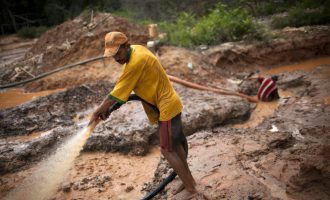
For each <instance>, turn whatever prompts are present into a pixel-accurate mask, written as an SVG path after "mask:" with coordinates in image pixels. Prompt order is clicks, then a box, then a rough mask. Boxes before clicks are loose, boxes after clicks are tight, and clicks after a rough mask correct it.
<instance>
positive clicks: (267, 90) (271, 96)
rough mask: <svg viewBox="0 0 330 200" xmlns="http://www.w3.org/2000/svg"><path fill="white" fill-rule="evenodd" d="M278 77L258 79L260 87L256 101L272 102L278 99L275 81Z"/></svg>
mask: <svg viewBox="0 0 330 200" xmlns="http://www.w3.org/2000/svg"><path fill="white" fill-rule="evenodd" d="M277 80H278V76H276V75H273V76H271V77H270V78H264V77H258V82H259V83H260V87H259V90H258V99H259V100H260V101H272V100H275V99H278V98H280V96H279V95H278V91H277V85H276V81H277Z"/></svg>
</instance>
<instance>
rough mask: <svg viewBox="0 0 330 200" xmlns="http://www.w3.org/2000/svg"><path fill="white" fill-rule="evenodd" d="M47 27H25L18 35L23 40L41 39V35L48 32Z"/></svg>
mask: <svg viewBox="0 0 330 200" xmlns="http://www.w3.org/2000/svg"><path fill="white" fill-rule="evenodd" d="M47 29H48V28H47V27H45V26H38V27H35V26H31V27H23V28H21V29H20V30H19V31H18V35H19V36H20V37H23V38H37V37H40V35H41V34H43V33H44V32H46V31H47Z"/></svg>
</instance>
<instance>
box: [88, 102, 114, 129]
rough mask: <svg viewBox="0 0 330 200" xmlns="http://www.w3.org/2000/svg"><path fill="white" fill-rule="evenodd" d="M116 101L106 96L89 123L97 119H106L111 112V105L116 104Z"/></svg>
mask: <svg viewBox="0 0 330 200" xmlns="http://www.w3.org/2000/svg"><path fill="white" fill-rule="evenodd" d="M114 103H115V101H113V100H110V99H109V98H108V97H106V98H105V99H104V101H103V102H102V104H101V105H100V106H99V107H98V108H97V109H96V110H95V112H94V113H93V115H92V117H91V119H90V121H89V124H92V123H93V122H94V121H96V120H100V119H102V120H106V119H107V118H108V117H109V115H110V113H109V107H110V106H112V104H114Z"/></svg>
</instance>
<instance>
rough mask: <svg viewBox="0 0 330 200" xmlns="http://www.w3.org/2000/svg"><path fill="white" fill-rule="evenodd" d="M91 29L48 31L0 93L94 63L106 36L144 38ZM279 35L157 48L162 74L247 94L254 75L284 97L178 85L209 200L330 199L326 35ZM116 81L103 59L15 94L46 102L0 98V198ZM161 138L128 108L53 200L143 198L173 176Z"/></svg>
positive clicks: (102, 20)
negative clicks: (265, 99)
mask: <svg viewBox="0 0 330 200" xmlns="http://www.w3.org/2000/svg"><path fill="white" fill-rule="evenodd" d="M87 19H89V17H86V16H80V17H78V18H76V19H74V20H71V21H67V22H65V23H63V24H62V25H59V26H57V27H55V28H54V29H51V30H49V31H48V32H46V33H45V34H44V35H43V36H42V37H41V38H40V39H39V40H38V41H37V42H36V44H35V45H34V46H33V47H32V49H31V50H30V51H29V52H28V53H27V54H26V55H25V57H24V58H22V59H21V60H19V61H17V60H16V61H14V62H11V63H10V62H8V63H9V64H8V63H6V64H5V65H4V66H1V67H0V72H1V73H0V74H1V75H0V76H1V81H0V84H1V85H4V84H7V83H12V82H17V81H19V80H23V79H26V78H30V77H32V76H33V75H38V74H40V73H43V72H47V71H49V70H52V69H56V68H58V67H60V66H63V65H66V64H69V63H73V62H77V61H80V60H83V59H87V58H90V57H95V56H99V55H102V51H103V37H104V34H105V33H106V32H109V31H111V30H117V31H123V32H125V33H127V34H128V36H129V38H130V39H131V40H132V41H133V43H141V44H145V43H146V41H147V40H148V35H147V29H146V28H145V27H141V26H137V25H132V24H129V23H128V22H126V21H125V20H123V19H121V18H116V17H113V16H111V15H109V14H104V13H98V14H96V16H95V18H94V19H93V21H92V23H90V21H87ZM72 27H75V28H74V31H73V29H72ZM278 35H279V38H277V39H274V40H272V41H269V42H261V43H258V44H256V43H250V44H246V43H226V44H222V45H220V46H216V47H211V48H210V49H208V50H206V51H197V50H196V51H195V50H187V49H183V48H177V47H170V46H161V47H160V48H159V49H158V51H157V53H156V54H157V56H158V57H159V59H160V60H161V62H162V63H163V65H164V68H165V69H166V71H167V72H168V74H170V75H174V76H177V77H181V78H183V79H185V80H190V81H193V82H196V83H200V84H203V85H208V86H213V87H219V88H221V87H225V88H230V89H232V90H237V91H241V92H244V93H246V94H249V95H254V94H255V92H256V91H257V88H258V85H257V84H256V80H255V79H253V74H254V73H255V71H256V70H260V71H261V73H262V74H275V73H276V74H278V75H279V77H280V78H279V87H280V96H281V99H280V100H279V101H276V102H269V103H262V102H261V103H258V105H256V104H252V103H249V102H247V101H246V100H244V99H241V98H238V97H230V96H221V95H217V94H214V93H209V92H202V91H197V90H192V89H188V88H185V87H183V86H181V85H177V84H174V87H175V89H176V91H177V92H178V94H179V95H180V97H181V99H182V102H183V104H184V111H183V114H182V119H183V125H184V131H185V133H186V134H187V136H188V139H189V157H188V162H189V166H190V168H191V170H192V173H193V175H194V177H195V179H196V180H197V182H198V189H199V190H200V191H201V192H202V193H204V194H205V195H206V196H208V197H209V199H329V198H330V194H329V192H328V190H327V188H330V181H329V180H330V175H329V174H330V168H329V166H330V165H329V155H330V146H329V140H330V135H329V132H330V131H329V119H330V116H329V115H330V114H329V113H330V112H329V111H330V107H329V104H330V101H329V100H330V95H329V93H330V89H329V85H330V84H329V82H330V58H329V57H324V56H329V54H330V36H329V27H326V26H317V27H304V28H299V29H290V28H287V29H284V30H282V31H279V33H278ZM57 36H61V37H57ZM1 44H2V43H1ZM18 46H19V45H18ZM320 56H323V57H320ZM319 57H320V58H319ZM312 58H313V60H311V61H305V62H303V63H302V65H290V66H284V67H278V66H280V65H283V64H287V63H291V62H297V61H301V62H302V61H303V60H302V59H312ZM6 62H7V61H6ZM187 65H189V66H191V65H192V66H193V67H192V68H188V67H187ZM17 68H22V69H24V70H25V71H24V70H17ZM15 69H16V70H15ZM120 71H121V67H120V66H119V65H118V64H116V63H115V62H114V61H113V60H111V59H104V60H99V61H95V62H92V63H88V64H85V65H83V66H80V67H77V68H72V69H69V70H65V71H62V72H59V73H56V74H54V75H51V76H49V77H46V78H43V79H40V80H37V81H34V82H31V83H29V84H26V85H24V87H23V88H22V89H24V90H25V91H26V92H36V91H43V92H44V93H30V94H29V93H27V94H24V93H22V91H20V90H17V89H16V90H11V89H9V90H7V91H1V93H0V99H1V106H0V109H1V110H0V137H1V138H0V174H1V177H0V183H1V184H0V195H1V196H5V195H6V194H8V192H10V191H13V189H14V188H16V187H17V185H19V183H21V182H22V180H24V178H26V177H28V176H29V175H30V174H33V172H35V171H36V170H37V169H38V167H39V165H38V164H39V163H40V162H42V160H43V159H44V158H47V157H48V156H49V155H51V153H52V152H53V151H54V150H55V149H56V148H57V146H58V145H59V144H60V143H62V142H63V141H65V140H66V138H69V137H70V136H72V135H74V134H76V131H77V130H79V128H80V127H81V126H84V125H86V122H87V119H88V117H89V115H90V114H91V112H92V111H93V109H95V107H96V106H97V104H98V103H100V102H101V101H102V99H103V98H104V96H105V95H106V94H107V93H108V92H109V91H110V90H111V88H112V87H113V86H114V83H115V81H116V80H117V78H118V76H119V75H120ZM31 74H32V75H31ZM35 96H39V97H37V98H35ZM23 97H24V100H22V98H23ZM3 99H6V100H3ZM11 99H12V100H11ZM15 99H20V101H16V100H15ZM8 100H9V101H8ZM24 101H26V102H24ZM15 102H17V103H15ZM16 104H17V105H16ZM157 137H158V135H157V126H155V125H151V124H149V123H148V121H147V118H146V116H145V114H144V112H143V109H142V106H141V105H140V103H138V102H129V103H127V104H125V105H124V106H122V107H121V108H120V109H119V110H117V111H115V112H114V113H113V114H112V115H111V116H110V118H109V119H108V120H107V121H105V122H103V123H101V124H99V125H98V126H97V127H96V129H95V130H94V132H93V133H92V134H91V136H90V137H89V138H88V140H87V141H86V143H85V145H84V146H83V151H82V152H81V154H80V155H79V157H78V158H76V160H75V162H74V165H73V166H72V168H71V170H70V171H69V172H68V173H67V175H66V176H65V177H63V182H62V184H61V185H60V186H59V187H58V190H57V192H56V193H55V194H52V195H51V196H50V197H49V198H52V199H139V198H141V197H142V196H143V194H145V192H146V191H150V190H151V188H153V187H154V186H155V185H156V183H159V182H160V181H161V180H162V179H163V178H164V177H166V174H169V172H170V171H171V169H170V168H169V167H168V164H167V163H166V162H165V161H164V159H163V158H161V159H159V157H160V152H159V148H158V145H157V144H158V138H157ZM127 154H129V155H127ZM52 170H54V171H56V170H55V169H52ZM179 183H180V181H179V179H178V178H176V179H175V180H174V181H173V182H172V183H170V184H169V185H168V186H167V188H166V190H165V191H164V192H162V193H161V195H158V196H157V197H156V199H184V196H185V194H186V192H185V191H183V192H181V193H179V194H177V195H175V196H173V195H172V193H171V191H173V190H174V188H175V187H177V185H178V184H179Z"/></svg>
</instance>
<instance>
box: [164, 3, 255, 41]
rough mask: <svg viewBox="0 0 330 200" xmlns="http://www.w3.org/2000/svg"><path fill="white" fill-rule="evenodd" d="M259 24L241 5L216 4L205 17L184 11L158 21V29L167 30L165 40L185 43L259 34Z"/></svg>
mask: <svg viewBox="0 0 330 200" xmlns="http://www.w3.org/2000/svg"><path fill="white" fill-rule="evenodd" d="M258 28H259V25H257V24H255V23H254V22H253V20H252V16H251V15H250V14H249V13H248V12H246V11H245V10H244V9H242V8H230V7H227V6H225V5H223V4H218V5H217V6H216V8H215V9H213V10H212V11H211V12H210V13H209V14H207V15H206V16H204V17H200V18H197V17H195V16H194V15H192V14H189V13H185V12H184V13H182V14H181V15H180V16H179V17H178V18H177V20H176V21H174V22H172V23H169V22H165V23H162V24H161V29H162V30H163V31H165V32H166V33H167V38H166V39H165V42H168V43H170V44H175V45H179V46H184V47H193V46H195V45H201V44H208V45H210V44H216V43H220V42H225V41H237V40H242V39H247V38H250V39H251V38H260V37H261V31H258Z"/></svg>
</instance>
